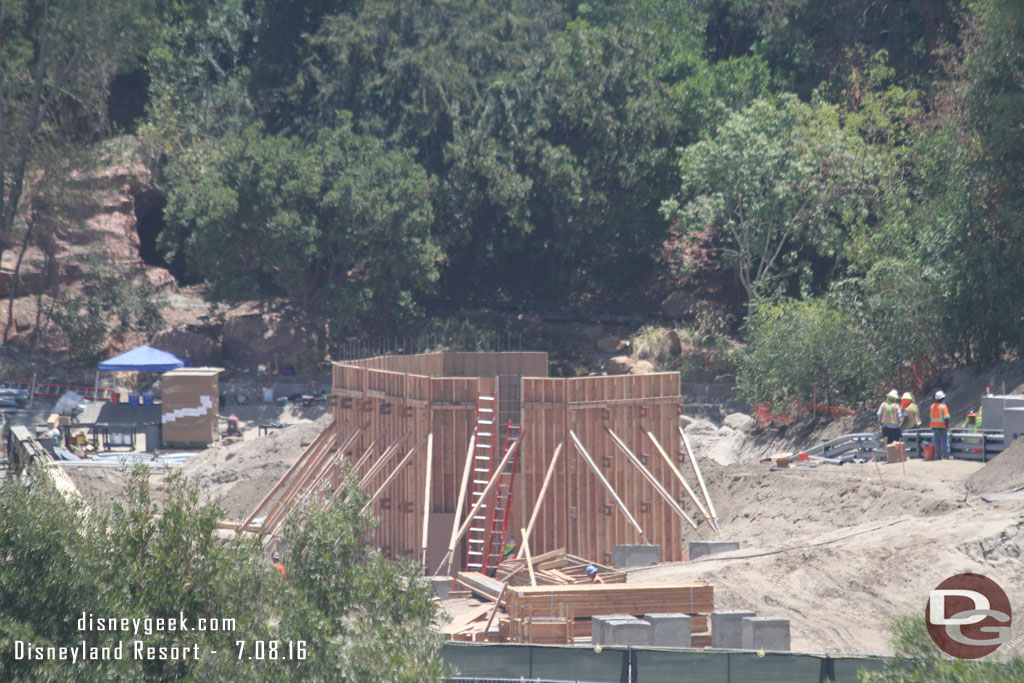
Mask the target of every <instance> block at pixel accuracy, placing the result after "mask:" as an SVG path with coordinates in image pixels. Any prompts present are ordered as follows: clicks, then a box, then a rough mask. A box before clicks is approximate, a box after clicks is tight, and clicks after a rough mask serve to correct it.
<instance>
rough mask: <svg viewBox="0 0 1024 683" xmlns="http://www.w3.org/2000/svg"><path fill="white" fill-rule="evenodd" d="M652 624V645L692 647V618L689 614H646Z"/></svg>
mask: <svg viewBox="0 0 1024 683" xmlns="http://www.w3.org/2000/svg"><path fill="white" fill-rule="evenodd" d="M644 620H645V621H648V622H650V624H651V643H650V644H651V645H652V646H655V647H690V646H691V645H692V643H693V641H692V640H691V638H690V635H691V631H692V620H691V618H690V615H688V614H678V613H665V614H645V615H644Z"/></svg>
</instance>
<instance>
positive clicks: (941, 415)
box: [931, 403, 949, 429]
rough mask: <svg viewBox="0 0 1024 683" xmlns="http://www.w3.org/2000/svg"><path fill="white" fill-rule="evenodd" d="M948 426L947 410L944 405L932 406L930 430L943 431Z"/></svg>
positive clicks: (935, 404)
mask: <svg viewBox="0 0 1024 683" xmlns="http://www.w3.org/2000/svg"><path fill="white" fill-rule="evenodd" d="M947 424H949V408H947V407H946V404H945V403H933V404H932V423H931V427H932V429H945V428H946V425H947Z"/></svg>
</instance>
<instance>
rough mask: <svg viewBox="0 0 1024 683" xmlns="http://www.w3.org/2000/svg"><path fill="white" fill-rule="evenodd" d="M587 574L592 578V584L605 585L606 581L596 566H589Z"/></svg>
mask: <svg viewBox="0 0 1024 683" xmlns="http://www.w3.org/2000/svg"><path fill="white" fill-rule="evenodd" d="M586 572H587V576H589V577H590V583H604V579H602V578H601V577H600V576H598V574H597V567H596V566H594V565H592V564H588V565H587V569H586Z"/></svg>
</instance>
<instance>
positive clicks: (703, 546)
mask: <svg viewBox="0 0 1024 683" xmlns="http://www.w3.org/2000/svg"><path fill="white" fill-rule="evenodd" d="M739 549H740V544H739V541H690V559H691V560H696V559H697V558H698V557H704V556H705V555H713V554H715V553H725V552H728V551H730V550H739Z"/></svg>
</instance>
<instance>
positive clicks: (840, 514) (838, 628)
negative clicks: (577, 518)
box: [628, 459, 1024, 654]
mask: <svg viewBox="0 0 1024 683" xmlns="http://www.w3.org/2000/svg"><path fill="white" fill-rule="evenodd" d="M701 466H702V468H703V471H704V476H705V479H706V481H707V483H708V486H709V489H710V492H711V497H712V500H713V501H714V503H715V507H716V510H717V513H718V516H719V525H720V533H719V534H717V535H715V534H712V533H711V531H710V529H708V527H707V525H706V524H705V525H703V526H702V527H701V529H702V532H703V535H704V537H705V538H706V539H708V540H715V539H718V540H724V541H739V543H740V549H739V550H737V551H732V552H729V553H723V554H719V555H713V556H706V557H702V558H699V559H697V560H694V561H691V562H679V563H673V564H662V565H657V566H652V567H649V568H641V569H634V570H631V571H630V572H629V578H628V581H660V580H664V581H686V580H693V579H706V580H708V581H711V582H712V583H714V585H715V608H716V609H725V610H730V609H747V610H753V611H755V612H757V614H758V615H760V616H780V617H785V618H788V619H790V623H791V634H792V649H793V650H794V651H804V652H847V653H873V654H884V653H890V652H891V648H890V646H889V643H888V638H889V635H890V634H889V631H888V627H889V625H890V622H891V620H892V619H893V618H894V617H897V616H901V615H912V614H923V612H924V609H925V604H926V602H927V599H928V593H929V591H930V590H931V589H933V588H934V587H935V586H936V585H938V584H939V582H941V581H942V580H944V579H946V578H948V577H949V576H952V575H954V574H958V573H962V572H975V573H979V574H984V575H985V576H988V577H989V578H991V579H993V580H995V581H996V582H997V583H999V584H1000V585H1001V586H1002V587H1003V589H1004V590H1005V591H1006V592H1007V594H1008V595H1009V598H1010V602H1011V604H1013V605H1015V606H1016V605H1024V571H1022V569H1024V566H1022V565H1021V552H1022V549H1024V501H1022V500H1015V501H1004V502H998V503H986V502H984V501H983V500H981V499H980V498H979V497H978V496H977V495H975V494H973V493H968V491H967V486H966V484H967V481H968V479H969V478H970V477H971V475H972V474H974V473H975V472H977V471H978V470H980V469H981V468H983V467H985V466H984V465H982V463H977V462H966V461H953V460H945V461H923V460H911V461H909V462H907V463H906V473H904V470H903V465H902V464H895V463H894V464H881V465H880V466H879V467H878V468H877V469H876V465H875V464H874V463H865V464H854V463H848V464H846V465H843V466H834V465H821V466H820V467H818V468H814V469H811V468H792V469H788V470H779V471H769V466H768V465H766V464H751V465H740V464H736V465H728V466H722V465H719V464H717V463H715V462H713V461H710V460H706V459H702V461H701ZM879 472H880V473H881V478H882V480H884V482H885V486H884V488H883V485H882V483H881V481H880V479H879ZM691 535H692V537H691V538H690V539H689V540H697V539H698V538H699V537H698V536H697V534H696V533H694V532H692V531H691ZM1022 634H1024V631H1021V630H1017V629H1015V633H1014V640H1013V643H1012V646H1013V647H1014V648H1015V649H1018V650H1019V649H1020V648H1021V645H1022V642H1024V635H1022Z"/></svg>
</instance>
